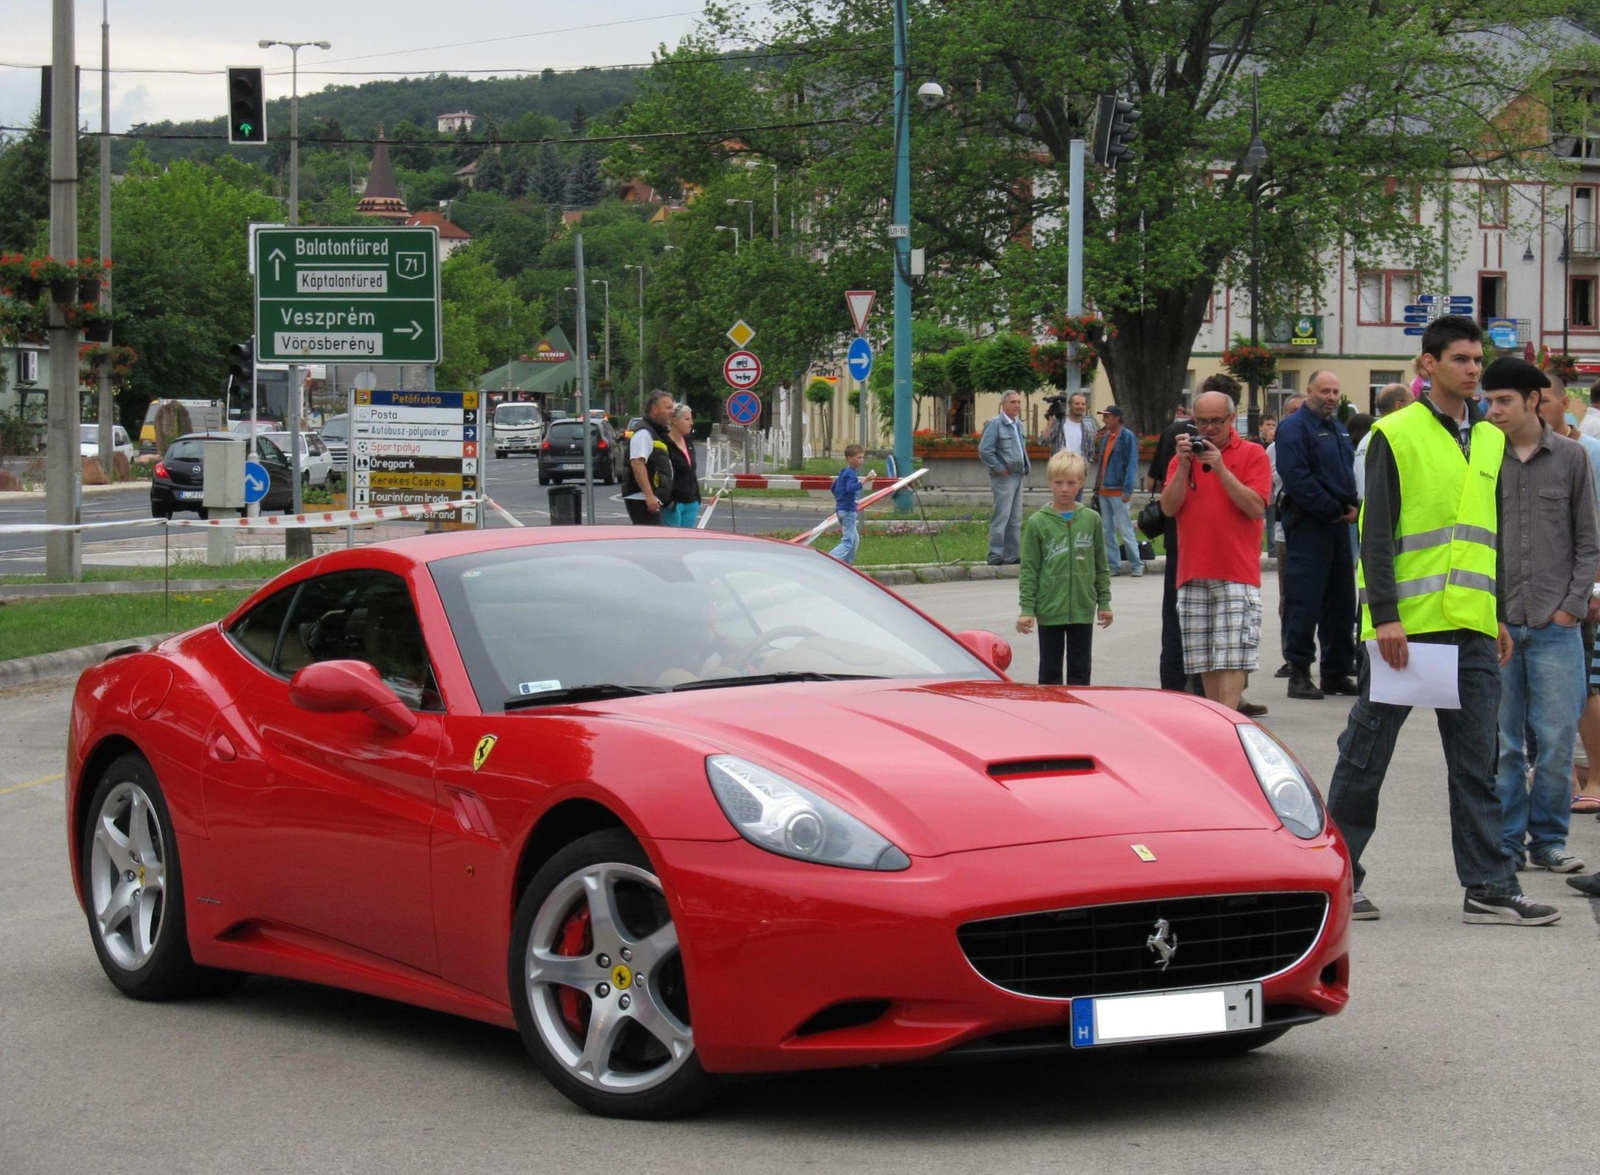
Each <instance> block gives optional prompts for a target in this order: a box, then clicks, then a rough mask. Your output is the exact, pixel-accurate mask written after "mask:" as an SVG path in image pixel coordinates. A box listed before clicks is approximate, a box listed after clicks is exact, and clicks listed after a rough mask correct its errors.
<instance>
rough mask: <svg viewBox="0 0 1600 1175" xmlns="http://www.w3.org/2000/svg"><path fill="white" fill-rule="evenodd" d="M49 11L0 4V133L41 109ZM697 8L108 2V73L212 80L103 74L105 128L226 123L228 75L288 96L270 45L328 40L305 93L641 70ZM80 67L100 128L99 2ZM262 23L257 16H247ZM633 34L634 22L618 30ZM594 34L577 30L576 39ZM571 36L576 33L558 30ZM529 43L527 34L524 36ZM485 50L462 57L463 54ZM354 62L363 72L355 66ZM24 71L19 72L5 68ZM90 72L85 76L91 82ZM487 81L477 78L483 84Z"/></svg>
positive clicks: (45, 4) (519, 0) (304, 63)
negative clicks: (384, 79) (432, 76)
mask: <svg viewBox="0 0 1600 1175" xmlns="http://www.w3.org/2000/svg"><path fill="white" fill-rule="evenodd" d="M51 8H52V5H51V0H0V9H3V11H4V16H3V18H0V29H3V31H4V35H3V36H0V62H3V63H5V64H4V65H3V66H0V125H5V126H17V125H21V124H24V123H26V122H28V121H30V120H31V119H32V117H33V114H34V111H35V109H36V108H37V106H38V103H39V74H38V70H37V68H36V67H37V66H39V65H44V64H48V63H49V61H50V59H51V45H50V36H51V33H50V30H51V23H50V14H51ZM700 8H701V5H700V0H607V3H605V4H604V5H600V4H573V3H571V2H570V0H560V2H558V0H460V2H458V3H439V2H438V0H426V2H425V0H383V2H381V3H368V4H354V3H350V2H349V0H334V2H332V3H330V2H329V0H272V2H271V3H270V4H263V5H259V6H255V5H245V4H241V3H238V2H237V0H235V2H233V3H225V4H218V3H217V2H216V0H138V2H137V3H135V2H131V0H110V16H111V66H112V69H113V71H115V70H117V69H119V68H120V69H153V70H159V69H177V70H209V69H215V70H217V71H219V72H218V73H216V74H201V75H199V76H195V75H191V74H182V73H116V72H113V73H112V75H111V123H112V129H113V130H126V129H127V128H128V127H129V126H131V125H132V124H134V123H139V122H158V121H160V120H162V119H169V118H170V119H173V120H174V121H182V120H184V119H190V118H205V117H213V116H221V115H222V114H223V112H224V108H225V107H224V78H223V75H222V73H221V72H220V71H221V70H222V69H224V68H225V67H226V66H229V65H263V66H266V67H268V68H269V69H270V68H273V67H284V68H285V75H284V76H282V77H275V76H273V75H271V74H269V75H268V77H267V93H268V95H269V97H274V98H275V97H278V96H280V95H287V94H288V93H289V85H290V82H289V78H288V76H287V69H286V67H287V65H288V61H289V51H288V50H286V49H261V48H259V47H258V46H257V42H258V41H260V40H262V39H263V38H266V39H270V40H296V41H323V40H325V41H331V42H332V43H333V48H332V49H331V50H329V51H328V52H323V51H322V50H320V49H316V48H308V49H302V50H301V51H300V67H301V72H300V92H301V93H302V94H304V93H308V92H310V91H312V90H318V89H321V88H322V87H323V86H326V85H330V84H335V83H356V84H359V83H360V82H363V81H371V80H376V79H375V78H373V77H364V76H353V75H342V76H334V75H329V74H318V73H316V72H313V71H314V70H315V69H316V68H317V67H319V66H324V67H327V68H330V69H341V70H404V71H409V72H413V73H417V74H427V73H436V72H440V71H444V72H457V71H460V70H463V69H468V68H471V69H495V70H502V71H504V72H505V73H508V74H509V73H515V72H517V71H519V70H532V71H537V70H541V69H545V68H546V67H550V68H555V69H561V68H564V67H573V66H583V65H621V64H629V63H636V62H648V61H649V60H650V55H651V53H652V51H653V50H655V49H656V48H657V46H659V45H661V44H662V43H663V42H665V43H666V44H667V45H669V46H670V45H676V44H677V43H678V40H679V39H680V38H681V37H682V36H683V35H684V34H685V33H687V32H689V31H690V30H691V29H692V28H693V27H694V25H695V22H696V20H697V18H698V15H699V12H700ZM76 12H77V61H78V64H79V65H80V66H81V67H83V71H84V72H83V90H82V99H81V100H82V105H83V119H82V120H80V121H83V120H87V122H88V124H89V126H90V128H91V129H98V128H99V126H100V73H99V69H100V19H101V3H100V0H78V3H77V7H76ZM256 13H260V14H261V15H255V14H256ZM623 22H632V23H623ZM583 25H589V26H596V25H600V26H603V27H589V28H578V27H577V26H583ZM561 30H571V31H561ZM527 34H532V35H527ZM489 38H503V39H496V40H493V41H490V42H489V43H487V44H474V45H462V46H459V47H455V48H444V47H440V46H450V45H456V44H457V43H458V42H463V41H485V40H488V39H489ZM356 58H359V60H355V59H356ZM13 66H25V67H28V68H11V67H13ZM91 71H92V72H91ZM479 76H485V75H479Z"/></svg>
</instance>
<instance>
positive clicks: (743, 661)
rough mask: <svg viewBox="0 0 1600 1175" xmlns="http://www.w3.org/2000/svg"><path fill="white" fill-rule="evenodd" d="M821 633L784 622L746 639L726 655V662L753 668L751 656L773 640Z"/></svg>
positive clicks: (744, 667) (819, 634) (800, 625)
mask: <svg viewBox="0 0 1600 1175" xmlns="http://www.w3.org/2000/svg"><path fill="white" fill-rule="evenodd" d="M821 635H822V634H821V633H820V632H818V631H817V630H816V629H814V628H807V627H806V626H805V625H803V624H785V625H782V626H781V627H779V628H773V629H769V630H768V631H766V632H763V633H760V634H758V635H757V636H756V638H755V639H754V640H751V641H746V642H745V643H744V644H742V645H740V646H739V647H738V648H737V649H735V650H734V651H733V652H732V653H730V654H729V655H728V663H729V664H732V665H738V666H740V667H741V668H743V669H754V668H755V662H754V660H753V658H754V657H755V655H756V653H758V652H759V651H760V650H762V649H764V648H766V647H767V646H768V645H770V644H772V643H773V642H774V641H781V640H782V639H783V638H784V637H788V636H798V637H808V636H817V637H820V636H821Z"/></svg>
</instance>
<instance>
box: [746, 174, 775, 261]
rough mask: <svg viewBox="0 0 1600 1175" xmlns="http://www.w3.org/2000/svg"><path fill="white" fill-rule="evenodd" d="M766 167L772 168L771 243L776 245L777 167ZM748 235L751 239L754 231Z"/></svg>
mask: <svg viewBox="0 0 1600 1175" xmlns="http://www.w3.org/2000/svg"><path fill="white" fill-rule="evenodd" d="M767 166H768V167H770V168H772V243H773V244H774V245H776V244H777V243H778V165H777V164H776V163H769V164H767ZM750 235H751V236H752V237H753V236H754V235H755V229H753V228H752V229H751V230H750Z"/></svg>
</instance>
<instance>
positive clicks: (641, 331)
mask: <svg viewBox="0 0 1600 1175" xmlns="http://www.w3.org/2000/svg"><path fill="white" fill-rule="evenodd" d="M667 248H669V249H671V248H673V246H672V245H668V246H667ZM622 268H623V269H631V270H634V271H635V272H637V273H638V275H639V415H640V416H643V415H644V266H642V265H624V266H623V267H622Z"/></svg>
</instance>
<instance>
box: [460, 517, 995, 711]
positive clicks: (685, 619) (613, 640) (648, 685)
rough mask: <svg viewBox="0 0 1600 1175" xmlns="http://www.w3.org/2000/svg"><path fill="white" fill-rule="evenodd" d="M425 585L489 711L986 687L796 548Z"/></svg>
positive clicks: (531, 556)
mask: <svg viewBox="0 0 1600 1175" xmlns="http://www.w3.org/2000/svg"><path fill="white" fill-rule="evenodd" d="M429 570H430V571H431V572H432V574H433V579H434V582H435V583H436V584H437V585H438V588H439V594H440V596H441V598H442V599H443V601H444V606H445V612H446V614H447V615H448V616H449V618H450V627H451V629H452V630H453V631H454V633H455V637H456V643H457V644H458V645H459V646H460V648H461V655H462V659H463V660H464V661H465V663H466V667H467V673H468V674H469V676H470V677H471V678H472V687H473V690H474V691H475V692H476V693H477V695H478V702H479V704H480V705H481V706H482V707H483V708H484V709H485V710H486V711H499V710H502V709H504V708H505V702H506V700H507V699H509V698H516V697H519V696H520V697H529V696H532V695H537V694H539V693H542V692H554V691H556V690H573V689H579V688H581V687H584V686H592V685H619V686H627V687H633V688H645V689H652V690H653V689H659V688H662V687H668V688H671V687H678V686H683V685H688V684H691V683H695V682H713V683H716V682H720V683H724V684H729V685H736V684H738V682H739V681H740V680H741V679H753V678H759V677H764V676H768V675H773V674H780V675H791V674H820V675H827V676H842V677H895V678H907V677H910V678H919V677H921V678H967V679H978V680H993V679H994V672H993V671H992V670H990V669H989V668H987V667H986V666H985V665H984V664H983V663H982V662H981V661H979V660H978V659H977V658H976V657H974V656H973V655H972V654H971V653H969V652H968V651H967V650H966V649H965V648H964V647H963V646H961V645H960V644H958V643H957V642H956V641H955V640H954V639H953V638H951V637H949V636H947V635H946V634H945V633H943V632H941V631H940V630H939V629H937V628H935V627H934V626H933V625H932V624H930V623H929V622H928V621H926V620H924V619H923V618H922V617H921V616H919V615H917V613H915V612H913V611H912V610H911V609H910V608H907V607H906V606H905V605H904V604H902V603H900V602H899V601H898V600H897V599H895V597H893V596H891V595H889V594H888V593H887V592H884V591H882V590H880V589H879V588H877V587H876V586H874V585H873V584H871V583H869V582H867V581H865V580H863V579H861V578H860V577H859V576H857V575H856V574H854V573H853V572H851V571H849V570H847V569H846V568H844V567H842V566H840V565H839V564H838V563H836V562H835V561H834V560H832V559H830V558H828V557H827V556H826V555H823V554H820V553H819V552H816V551H810V550H805V549H802V548H799V547H791V546H786V545H782V544H778V543H733V542H727V541H721V540H717V539H661V540H651V541H649V542H638V541H631V542H630V541H628V540H624V539H598V540H595V541H592V542H591V541H582V542H563V543H551V544H549V545H546V546H534V547H520V548H516V549H512V550H503V551H486V552H483V553H482V554H477V555H458V556H456V557H455V558H451V559H442V560H440V561H438V562H436V563H432V564H430V565H429Z"/></svg>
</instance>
